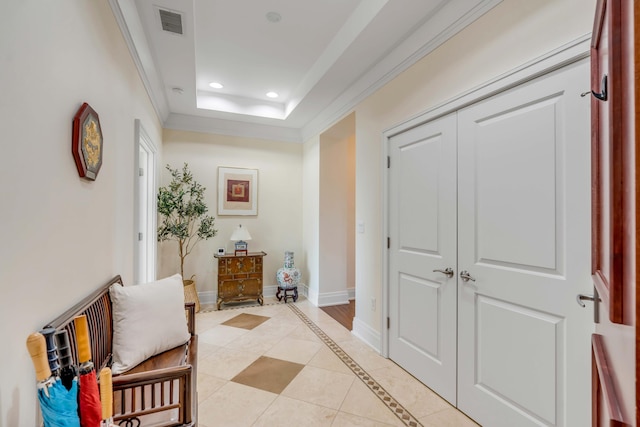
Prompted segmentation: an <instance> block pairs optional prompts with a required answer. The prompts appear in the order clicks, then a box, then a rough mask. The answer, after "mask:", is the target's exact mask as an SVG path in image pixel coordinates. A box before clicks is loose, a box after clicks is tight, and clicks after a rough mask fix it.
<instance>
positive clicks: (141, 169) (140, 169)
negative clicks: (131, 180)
mask: <svg viewBox="0 0 640 427" xmlns="http://www.w3.org/2000/svg"><path fill="white" fill-rule="evenodd" d="M138 176H144V169H143V168H138Z"/></svg>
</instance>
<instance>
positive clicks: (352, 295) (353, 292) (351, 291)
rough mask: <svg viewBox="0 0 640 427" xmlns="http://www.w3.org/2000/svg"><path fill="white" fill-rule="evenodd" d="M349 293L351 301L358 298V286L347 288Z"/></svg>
mask: <svg viewBox="0 0 640 427" xmlns="http://www.w3.org/2000/svg"><path fill="white" fill-rule="evenodd" d="M347 293H348V294H349V301H351V300H353V299H356V288H347Z"/></svg>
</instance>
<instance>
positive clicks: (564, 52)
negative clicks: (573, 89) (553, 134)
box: [379, 34, 591, 358]
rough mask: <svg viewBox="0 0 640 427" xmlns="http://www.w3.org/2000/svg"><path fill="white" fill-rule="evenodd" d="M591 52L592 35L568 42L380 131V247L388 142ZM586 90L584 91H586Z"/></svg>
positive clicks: (385, 270)
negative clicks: (381, 208) (394, 137)
mask: <svg viewBox="0 0 640 427" xmlns="http://www.w3.org/2000/svg"><path fill="white" fill-rule="evenodd" d="M590 49H591V34H585V35H584V36H582V37H579V38H578V39H576V40H574V41H572V42H570V43H567V44H565V45H563V46H561V47H559V48H557V49H554V50H553V51H551V52H549V53H547V54H545V55H542V56H540V57H538V58H536V59H534V60H532V61H529V62H527V63H526V64H524V65H521V66H519V67H517V68H515V69H513V70H511V71H508V72H506V73H505V74H502V75H500V76H498V77H496V78H494V79H492V80H489V81H488V82H486V83H484V84H482V85H480V86H478V87H476V88H474V89H471V90H469V91H467V92H463V93H461V94H460V95H458V96H455V97H453V98H451V99H449V100H447V101H445V102H443V103H442V104H439V105H436V106H434V107H433V108H430V109H428V110H426V111H423V112H422V113H419V114H417V115H416V116H414V117H412V118H410V119H408V120H405V121H404V122H402V123H399V124H397V125H394V126H392V127H390V128H388V129H386V130H384V131H383V132H382V157H381V165H380V167H381V169H382V170H383V173H382V180H383V182H382V193H383V194H382V206H383V210H382V227H383V230H382V238H383V242H382V247H383V248H386V247H387V238H388V237H389V200H390V196H389V170H388V163H387V162H388V160H387V159H388V157H389V154H390V149H389V144H390V139H391V138H392V137H393V136H395V135H397V134H399V133H402V132H405V131H407V130H409V129H411V128H414V127H416V126H420V125H422V124H424V123H427V122H429V121H432V120H434V119H437V118H439V117H441V116H444V115H446V114H449V113H452V112H454V111H457V110H460V109H461V108H464V107H466V106H468V105H471V104H475V103H476V102H479V101H481V100H483V99H486V98H489V97H491V96H493V95H495V94H497V93H500V92H504V91H506V90H508V89H510V88H513V87H515V86H518V85H521V84H522V83H525V82H527V81H529V80H533V79H535V78H537V77H540V76H542V75H544V74H548V73H550V72H552V71H555V70H557V69H560V68H562V67H564V66H567V65H569V64H572V63H575V62H577V61H580V60H582V59H585V58H588V57H589V55H590ZM588 89H589V88H585V90H588ZM389 300H390V296H389V249H388V248H387V249H385V250H383V251H382V304H381V308H382V310H381V316H380V319H379V321H380V331H381V338H382V340H381V344H382V348H381V349H380V353H381V354H382V356H384V357H387V358H388V357H389V329H387V320H386V319H387V318H388V317H389V311H390V310H389Z"/></svg>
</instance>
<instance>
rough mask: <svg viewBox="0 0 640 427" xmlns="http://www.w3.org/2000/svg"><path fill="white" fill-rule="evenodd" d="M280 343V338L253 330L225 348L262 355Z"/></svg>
mask: <svg viewBox="0 0 640 427" xmlns="http://www.w3.org/2000/svg"><path fill="white" fill-rule="evenodd" d="M280 341H282V337H280V336H277V335H271V334H266V333H264V332H261V331H256V330H253V331H251V332H249V333H248V334H245V335H242V336H241V337H238V338H236V339H234V340H233V341H231V342H229V343H228V344H227V345H226V347H227V348H233V349H235V350H246V351H250V352H252V353H260V354H264V353H266V352H267V351H269V350H271V349H272V348H273V347H274V346H275V345H276V344H278V343H279V342H280Z"/></svg>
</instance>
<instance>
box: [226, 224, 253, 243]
mask: <svg viewBox="0 0 640 427" xmlns="http://www.w3.org/2000/svg"><path fill="white" fill-rule="evenodd" d="M230 240H233V241H240V240H251V234H249V230H247V229H246V228H244V227H243V226H242V224H240V225H239V226H238V227H237V228H236V229H235V230H233V233H231V239H230Z"/></svg>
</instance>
